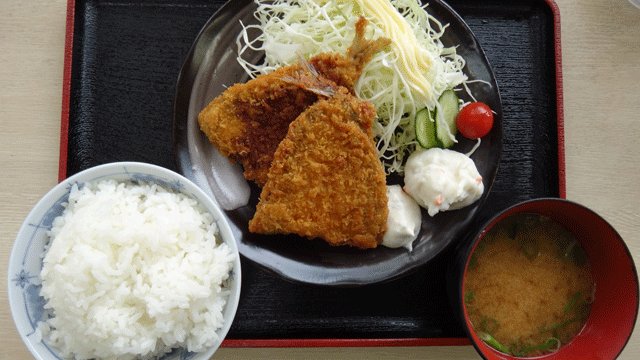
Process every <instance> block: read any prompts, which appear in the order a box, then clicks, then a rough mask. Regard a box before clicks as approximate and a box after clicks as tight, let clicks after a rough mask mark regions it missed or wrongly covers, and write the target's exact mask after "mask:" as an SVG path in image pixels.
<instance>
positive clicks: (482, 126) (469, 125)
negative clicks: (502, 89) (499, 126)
mask: <svg viewBox="0 0 640 360" xmlns="http://www.w3.org/2000/svg"><path fill="white" fill-rule="evenodd" d="M456 126H457V127H458V131H460V133H461V134H462V135H464V136H465V137H467V138H469V139H477V138H481V137H483V136H485V135H487V134H488V133H489V131H490V130H491V127H492V126H493V112H491V108H490V107H489V106H488V105H487V104H485V103H481V102H473V103H470V104H467V105H466V106H465V107H463V108H462V110H460V112H459V113H458V117H457V118H456Z"/></svg>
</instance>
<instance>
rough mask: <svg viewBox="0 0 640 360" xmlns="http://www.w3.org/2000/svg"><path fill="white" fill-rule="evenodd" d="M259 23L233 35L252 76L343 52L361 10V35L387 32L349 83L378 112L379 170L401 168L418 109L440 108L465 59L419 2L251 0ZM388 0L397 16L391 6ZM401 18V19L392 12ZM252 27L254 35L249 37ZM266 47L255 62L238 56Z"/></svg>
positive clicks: (412, 145) (460, 77) (413, 144)
mask: <svg viewBox="0 0 640 360" xmlns="http://www.w3.org/2000/svg"><path fill="white" fill-rule="evenodd" d="M255 2H256V3H257V5H258V8H257V10H256V12H255V17H256V19H257V20H258V22H259V24H258V25H246V26H244V30H243V31H242V33H241V34H240V35H239V37H238V40H237V44H238V50H239V55H238V61H239V62H240V64H241V65H242V66H243V68H244V69H245V71H246V72H247V73H248V74H249V75H250V76H251V77H256V76H258V75H259V74H265V73H269V72H271V71H273V70H275V69H276V68H278V67H280V66H284V65H290V64H291V63H293V62H295V61H296V60H297V55H296V54H297V53H302V54H303V55H305V56H307V57H310V56H314V55H317V54H319V53H322V52H337V53H341V54H345V53H346V52H347V49H348V47H349V46H350V45H351V42H352V40H353V37H354V34H355V22H356V21H357V19H358V16H360V15H364V16H365V17H366V18H367V19H368V20H369V21H370V23H371V25H370V26H369V27H368V28H367V37H370V38H373V39H375V38H378V37H388V38H390V39H391V40H392V46H391V47H390V48H389V49H385V50H383V51H380V52H378V53H377V54H376V55H375V56H374V58H373V59H372V60H371V61H370V62H369V63H368V64H367V65H366V66H365V67H364V69H363V72H362V75H361V77H360V79H359V80H358V82H357V83H356V84H355V86H354V88H355V91H356V95H357V96H358V97H359V98H361V99H363V100H368V101H370V102H371V103H373V105H374V106H375V108H376V110H377V112H378V121H377V122H376V124H375V125H374V129H373V132H374V136H375V138H376V140H377V148H378V152H379V154H380V157H381V159H382V160H383V161H382V162H383V164H384V165H385V171H386V172H387V174H390V173H403V171H404V159H405V157H406V156H408V155H409V154H411V153H412V152H413V151H415V149H416V148H417V147H419V144H418V142H417V140H416V136H415V124H414V121H415V114H416V112H417V111H418V110H420V109H423V108H425V107H426V108H429V109H430V110H433V109H434V108H436V107H437V106H438V104H437V103H438V101H437V99H438V97H439V96H440V94H442V92H444V91H445V90H446V89H451V88H455V87H457V86H459V85H460V84H464V83H465V82H466V80H467V76H466V75H465V74H464V73H463V72H462V69H463V68H464V66H465V61H464V59H463V58H462V57H461V56H459V55H458V54H457V53H456V49H455V48H453V47H452V48H445V47H444V45H443V44H442V42H441V41H440V38H441V36H442V35H443V34H444V31H445V29H446V27H447V26H446V25H442V24H441V23H440V22H439V21H438V20H437V19H435V18H434V17H433V16H431V15H430V14H429V13H428V12H427V11H426V8H427V6H428V5H422V4H420V2H419V0H273V1H269V2H262V1H260V0H255ZM389 3H390V4H391V5H393V7H394V8H395V10H396V11H397V13H393V12H392V11H390V9H391V10H392V8H390V7H389ZM398 15H400V16H398ZM251 29H257V35H256V36H250V35H249V33H250V32H251V33H252V34H253V32H252V31H251ZM248 50H253V51H259V52H264V55H265V57H264V62H263V63H261V64H254V63H252V62H251V60H246V59H244V58H243V55H244V54H245V53H246V52H247V51H248Z"/></svg>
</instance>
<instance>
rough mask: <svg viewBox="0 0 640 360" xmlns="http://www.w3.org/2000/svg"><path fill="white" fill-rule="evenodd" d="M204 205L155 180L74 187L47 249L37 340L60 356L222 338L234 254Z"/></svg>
mask: <svg viewBox="0 0 640 360" xmlns="http://www.w3.org/2000/svg"><path fill="white" fill-rule="evenodd" d="M217 232H218V231H217V228H216V224H215V222H214V221H213V218H212V216H211V214H210V213H208V212H207V211H206V210H205V209H204V208H203V207H202V206H201V205H200V204H198V203H197V202H196V201H195V200H193V199H191V198H189V197H187V196H185V195H183V194H181V193H177V192H173V191H172V190H167V189H165V188H163V187H161V186H158V185H156V184H141V185H134V184H131V183H118V182H116V181H113V180H102V181H98V182H94V183H86V184H85V185H84V186H83V187H82V188H81V189H78V187H77V186H75V185H74V186H73V188H72V190H71V193H70V196H69V201H68V205H67V206H66V209H65V211H64V213H63V214H62V215H61V216H59V217H58V218H56V219H55V220H54V222H53V226H52V229H51V231H50V234H49V235H50V236H51V241H50V243H49V245H48V248H47V249H45V257H44V261H43V267H42V272H41V273H40V279H41V281H42V290H41V295H42V296H44V298H45V300H46V305H45V310H46V311H48V312H49V316H52V317H50V318H49V319H47V320H45V321H43V322H41V323H40V325H39V326H38V331H39V332H40V333H41V336H42V338H43V341H44V342H45V343H46V344H48V345H49V346H51V347H52V348H54V349H56V350H58V351H59V354H60V355H62V357H64V358H73V357H75V358H76V359H92V358H109V359H133V358H135V357H136V356H138V357H142V356H143V357H145V358H147V357H148V356H149V354H161V353H163V352H164V351H166V350H164V349H166V348H167V347H168V348H169V349H170V348H174V347H186V348H187V349H188V350H189V351H192V352H199V351H202V350H204V349H205V348H207V347H208V346H210V345H212V344H213V343H214V342H216V340H217V339H218V335H217V334H216V330H217V329H219V328H220V327H222V325H223V315H222V311H223V309H224V306H225V304H226V301H227V297H228V292H227V291H226V290H225V289H224V287H223V284H224V282H225V280H226V279H227V278H228V276H229V272H230V270H231V267H232V262H233V259H234V257H233V255H232V253H231V251H230V249H229V247H228V246H227V244H225V243H221V242H220V241H218V240H217Z"/></svg>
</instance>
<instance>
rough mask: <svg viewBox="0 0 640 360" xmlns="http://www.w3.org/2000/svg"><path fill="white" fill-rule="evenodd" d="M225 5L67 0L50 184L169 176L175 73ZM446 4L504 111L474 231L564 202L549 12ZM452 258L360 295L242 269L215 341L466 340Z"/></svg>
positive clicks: (534, 1)
mask: <svg viewBox="0 0 640 360" xmlns="http://www.w3.org/2000/svg"><path fill="white" fill-rule="evenodd" d="M232 1H233V0H232ZM223 4H224V1H219V0H211V1H199V0H185V1H177V0H165V1H159V0H156V1H137V0H128V1H119V0H110V1H81V0H77V1H73V0H70V1H69V7H68V18H67V25H68V26H67V45H66V61H65V77H64V94H63V111H62V132H61V149H60V178H61V179H63V178H65V177H68V176H71V175H73V174H75V173H77V172H79V171H81V170H84V169H86V168H89V167H92V166H95V165H100V164H104V163H108V162H113V161H143V162H148V163H153V164H156V165H160V166H163V167H166V168H169V169H172V170H175V171H177V170H178V169H177V165H176V161H175V158H174V153H173V146H172V131H173V123H172V106H173V97H174V92H175V87H176V81H177V76H178V73H179V72H180V68H181V66H182V63H183V61H184V59H185V56H186V55H187V54H188V52H189V50H190V47H191V45H192V42H193V41H194V39H195V37H196V36H197V35H198V33H199V31H200V29H201V28H202V26H203V25H204V24H205V23H206V22H207V20H208V19H209V18H210V17H211V15H212V14H213V13H214V12H215V11H216V10H217V9H218V8H220V6H222V5H223ZM448 4H449V5H451V7H452V8H453V9H454V10H455V11H456V12H457V13H458V14H460V15H461V16H462V17H463V19H464V20H465V21H466V22H467V24H468V25H469V27H470V28H471V30H472V31H473V32H474V34H475V36H476V37H477V38H478V40H479V41H480V43H481V45H482V47H483V50H484V51H485V53H486V56H487V58H488V60H489V62H490V63H491V65H492V67H493V71H494V73H495V76H496V79H497V83H498V86H499V88H500V92H501V97H502V105H503V114H504V117H503V146H504V147H503V152H502V160H501V163H500V168H499V171H498V174H497V177H496V180H495V183H494V185H493V188H492V189H491V193H490V194H489V196H488V198H487V200H486V202H485V204H484V205H483V207H482V208H481V211H480V213H479V216H478V217H477V218H476V219H475V221H474V222H473V224H472V225H471V227H470V229H473V228H474V227H475V226H476V225H479V224H480V223H483V222H484V221H486V220H487V219H488V218H490V217H491V216H492V215H493V214H494V213H496V212H497V211H499V210H501V209H504V208H506V207H508V206H510V205H513V204H515V203H516V202H519V201H522V200H527V199H531V198H537V197H549V196H551V197H564V195H565V184H564V181H565V179H564V152H563V126H562V125H563V123H562V82H561V78H562V77H561V66H560V34H559V14H558V9H557V6H556V5H555V3H553V2H552V1H550V0H549V1H544V0H519V1H518V0H516V1H512V2H506V3H505V2H503V1H472V0H451V1H448ZM453 251H454V249H452V248H449V249H448V250H446V251H445V252H443V253H441V254H440V255H439V256H438V257H436V258H435V259H434V260H432V261H430V262H429V263H427V264H426V265H425V266H423V267H421V268H420V269H419V270H417V271H416V272H413V273H411V274H409V275H407V276H404V277H402V278H400V279H397V280H393V281H391V282H386V283H383V284H375V285H367V286H362V287H357V288H327V287H316V286H312V285H301V284H294V283H290V282H287V281H284V280H282V279H280V278H278V277H275V276H273V275H271V274H268V273H266V272H264V271H263V270H261V269H258V268H257V267H255V266H254V265H252V264H251V263H250V262H248V261H244V260H243V263H242V265H243V279H242V281H243V285H242V298H241V300H240V305H239V309H238V312H237V316H236V318H235V321H234V323H233V326H232V327H231V330H230V331H229V334H228V336H227V340H225V342H224V343H223V346H344V345H349V346H379V345H453V344H466V343H468V342H467V341H466V339H465V334H464V332H463V330H462V328H461V326H459V325H458V324H457V323H456V321H455V319H454V316H453V310H452V307H451V305H450V304H449V298H448V297H447V294H446V290H445V285H446V268H447V264H448V263H449V262H450V260H451V258H452V252H453Z"/></svg>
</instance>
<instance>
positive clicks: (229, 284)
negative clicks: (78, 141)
mask: <svg viewBox="0 0 640 360" xmlns="http://www.w3.org/2000/svg"><path fill="white" fill-rule="evenodd" d="M107 179H113V180H116V181H118V182H125V181H129V182H133V183H139V182H143V183H149V182H152V183H156V184H158V185H161V186H163V187H164V188H167V189H169V188H170V189H173V190H174V191H176V192H180V193H183V194H184V195H186V196H188V197H190V198H193V199H195V200H197V201H198V202H199V203H200V204H201V205H202V206H204V208H206V210H207V211H209V212H210V213H211V215H212V216H213V219H214V221H215V223H216V225H217V229H218V237H219V239H221V240H222V241H223V242H225V243H226V244H227V245H228V247H229V249H230V251H231V253H232V255H233V257H234V260H233V264H232V270H231V272H230V273H229V278H228V279H227V280H225V282H224V284H223V288H224V290H226V291H228V292H229V297H228V299H227V303H226V305H225V307H224V309H223V318H224V323H223V326H222V327H221V328H220V329H218V330H217V335H218V340H217V342H216V343H215V344H214V345H212V346H209V347H208V348H207V349H206V350H205V351H202V352H197V353H194V352H189V351H187V350H186V349H184V348H177V349H175V350H174V351H172V352H171V353H168V354H165V355H164V356H162V357H161V359H162V360H170V359H181V360H183V359H193V360H199V359H209V358H210V357H211V355H212V354H213V353H214V352H215V351H216V350H217V348H218V347H219V346H220V344H221V343H222V341H223V339H224V338H225V336H226V334H227V332H228V331H229V328H230V327H231V323H232V322H233V318H234V316H235V313H236V310H237V308H238V302H239V299H240V281H241V271H240V256H239V253H238V248H237V245H236V241H235V238H234V236H233V234H232V232H231V229H230V227H229V224H228V223H227V220H226V218H225V216H224V215H223V213H222V211H221V210H220V209H219V208H218V206H217V205H216V204H215V203H214V201H213V200H212V199H211V198H210V197H208V196H207V195H206V194H205V193H204V192H203V191H202V190H201V189H200V188H199V187H198V186H196V185H195V184H194V183H192V182H191V181H189V180H188V179H186V178H185V177H183V176H182V175H180V174H177V173H175V172H173V171H171V170H168V169H165V168H162V167H159V166H155V165H151V164H145V163H137V162H118V163H109V164H105V165H100V166H96V167H93V168H90V169H87V170H84V171H82V172H80V173H77V174H75V175H73V176H71V177H69V178H68V179H66V180H64V181H62V182H61V183H59V184H58V185H57V186H55V187H54V188H53V189H52V190H51V191H49V192H48V193H47V194H46V195H45V196H44V197H43V198H42V199H41V200H40V201H39V202H38V203H37V204H36V205H35V207H34V208H33V209H32V210H31V212H30V213H29V214H28V216H27V218H26V219H25V221H24V222H23V224H22V226H21V228H20V230H19V232H18V235H17V237H16V240H15V243H14V246H13V249H12V252H11V257H10V260H9V268H8V297H9V304H10V307H11V314H12V316H13V319H14V322H15V325H16V327H17V329H18V332H19V334H20V337H21V338H22V340H23V341H24V343H25V344H26V346H27V348H28V349H29V351H30V352H31V353H32V354H33V356H34V357H35V358H36V359H39V360H49V359H62V357H61V356H60V355H59V354H57V353H56V350H55V349H53V348H52V347H50V346H48V345H47V344H46V343H45V342H44V341H41V338H40V332H39V331H36V329H37V327H38V323H40V322H41V321H43V320H45V319H44V317H45V316H46V312H45V309H44V305H45V299H44V297H42V296H41V295H40V290H41V288H42V285H40V281H39V274H40V271H41V269H42V267H43V253H44V249H45V245H46V244H47V243H48V242H49V239H50V238H49V235H48V231H49V230H51V228H52V224H53V221H54V219H55V218H56V217H58V216H60V215H62V213H63V211H64V210H65V206H64V204H65V203H66V202H67V201H68V198H69V194H70V191H71V189H72V187H73V185H78V187H81V186H82V184H84V183H87V182H95V181H100V180H107Z"/></svg>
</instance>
